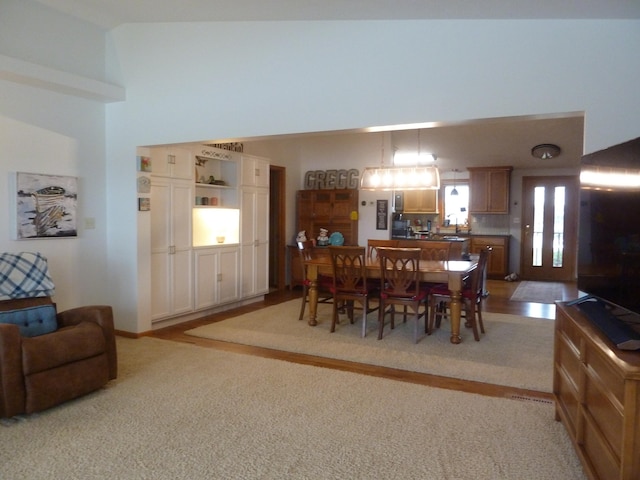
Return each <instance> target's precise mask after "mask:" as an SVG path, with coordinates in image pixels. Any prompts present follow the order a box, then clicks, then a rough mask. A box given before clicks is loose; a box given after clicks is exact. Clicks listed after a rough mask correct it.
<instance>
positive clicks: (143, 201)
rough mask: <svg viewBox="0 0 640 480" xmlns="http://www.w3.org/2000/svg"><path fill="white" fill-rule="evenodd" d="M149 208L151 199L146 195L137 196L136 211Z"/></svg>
mask: <svg viewBox="0 0 640 480" xmlns="http://www.w3.org/2000/svg"><path fill="white" fill-rule="evenodd" d="M149 210H151V199H150V198H148V197H139V198H138V211H139V212H148V211H149Z"/></svg>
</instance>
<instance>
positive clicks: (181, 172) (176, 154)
mask: <svg viewBox="0 0 640 480" xmlns="http://www.w3.org/2000/svg"><path fill="white" fill-rule="evenodd" d="M149 150H150V153H151V174H152V175H154V176H158V177H170V178H180V179H184V180H193V175H194V168H193V155H192V153H191V151H189V150H187V149H185V148H176V147H154V148H150V149H149Z"/></svg>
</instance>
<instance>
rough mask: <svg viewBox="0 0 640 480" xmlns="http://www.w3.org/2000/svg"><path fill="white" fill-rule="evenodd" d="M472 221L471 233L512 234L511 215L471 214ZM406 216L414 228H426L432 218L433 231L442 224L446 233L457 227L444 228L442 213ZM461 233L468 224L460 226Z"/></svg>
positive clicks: (442, 228) (464, 231) (465, 229)
mask: <svg viewBox="0 0 640 480" xmlns="http://www.w3.org/2000/svg"><path fill="white" fill-rule="evenodd" d="M470 217H471V223H470V224H469V225H468V227H469V228H470V229H471V232H470V233H471V234H472V235H473V234H476V235H478V234H480V235H510V233H511V232H510V229H509V224H510V223H509V222H510V218H511V217H510V216H509V215H471V216H470ZM404 218H405V219H407V220H410V221H411V226H412V227H413V229H414V230H423V229H426V225H427V221H429V220H431V225H432V226H431V229H432V231H433V232H435V231H436V228H437V227H438V226H439V225H440V227H441V228H440V230H441V231H442V232H445V233H453V232H454V231H455V227H454V226H451V227H449V228H444V227H443V226H442V223H441V222H442V220H441V219H440V215H420V214H405V215H404ZM459 227H460V228H459V230H460V233H466V231H467V225H460V226H459Z"/></svg>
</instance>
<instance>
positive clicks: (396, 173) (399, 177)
mask: <svg viewBox="0 0 640 480" xmlns="http://www.w3.org/2000/svg"><path fill="white" fill-rule="evenodd" d="M420 150H421V145H420V131H419V130H418V152H417V154H415V153H413V154H406V155H404V158H403V159H401V158H400V156H399V155H396V154H397V153H398V152H396V154H394V163H396V165H394V166H389V167H387V166H385V165H384V137H383V141H382V144H381V161H380V166H379V167H366V168H365V169H364V170H363V172H362V175H361V177H360V189H361V190H374V191H375V190H437V189H439V188H440V173H439V172H438V169H437V168H436V167H435V166H433V165H432V164H431V165H429V164H427V165H425V164H421V162H424V161H425V160H426V161H428V162H429V163H432V162H434V161H435V159H436V156H435V155H433V154H431V153H429V154H422V152H421V151H420ZM396 157H397V158H396ZM397 163H402V164H401V165H398V164H397ZM410 163H412V164H410Z"/></svg>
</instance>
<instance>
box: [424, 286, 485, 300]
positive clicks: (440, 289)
mask: <svg viewBox="0 0 640 480" xmlns="http://www.w3.org/2000/svg"><path fill="white" fill-rule="evenodd" d="M429 293H430V294H431V295H440V296H443V297H448V296H449V295H450V293H451V292H450V291H449V286H448V285H447V284H446V283H441V284H440V285H436V286H435V287H431V289H430V291H429ZM460 293H461V295H462V296H463V297H464V298H473V297H474V295H473V291H472V290H471V289H470V288H465V289H463V290H462V292H460Z"/></svg>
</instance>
